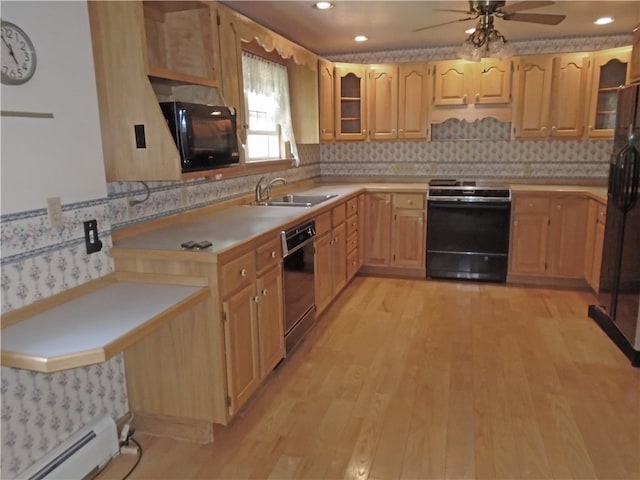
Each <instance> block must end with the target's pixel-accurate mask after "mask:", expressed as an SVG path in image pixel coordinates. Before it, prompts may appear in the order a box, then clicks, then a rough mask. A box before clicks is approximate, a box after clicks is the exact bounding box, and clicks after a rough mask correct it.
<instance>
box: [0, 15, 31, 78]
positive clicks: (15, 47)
mask: <svg viewBox="0 0 640 480" xmlns="http://www.w3.org/2000/svg"><path fill="white" fill-rule="evenodd" d="M1 58H2V67H1V69H2V70H1V72H2V83H5V84H8V85H19V84H21V83H25V82H26V81H27V80H29V79H30V78H31V77H32V76H33V73H34V72H35V71H36V51H35V49H34V48H33V43H31V40H30V39H29V37H28V36H27V34H26V33H24V31H23V30H22V29H21V28H20V27H18V26H17V25H14V24H13V23H11V22H5V21H4V20H3V21H2V57H1Z"/></svg>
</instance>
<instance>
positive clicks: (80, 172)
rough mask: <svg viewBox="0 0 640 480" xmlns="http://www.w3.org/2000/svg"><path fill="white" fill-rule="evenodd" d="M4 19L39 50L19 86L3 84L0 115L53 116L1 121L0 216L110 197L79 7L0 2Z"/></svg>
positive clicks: (84, 16)
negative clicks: (49, 203)
mask: <svg viewBox="0 0 640 480" xmlns="http://www.w3.org/2000/svg"><path fill="white" fill-rule="evenodd" d="M1 9H2V10H1V14H2V19H3V20H6V21H10V22H12V23H15V24H16V25H18V26H20V27H21V28H22V29H23V30H24V31H25V32H26V33H27V34H28V35H29V36H30V37H31V40H32V41H33V44H34V46H35V48H36V55H37V61H38V64H37V68H36V72H35V74H34V76H33V77H32V78H31V80H30V81H29V82H27V83H26V84H24V85H2V86H1V87H0V106H1V108H2V110H3V111H20V112H44V113H52V114H53V116H54V118H53V119H38V118H13V117H6V116H3V117H0V134H1V138H0V140H1V147H0V154H1V157H0V179H1V196H0V198H1V213H2V214H8V213H16V212H24V211H28V210H35V209H39V208H46V199H47V198H49V197H60V198H61V200H62V204H63V205H65V204H68V203H74V202H80V201H87V200H94V199H99V198H105V197H106V196H107V186H106V180H105V174H104V163H103V158H102V140H101V136H100V121H99V116H98V100H97V94H96V83H95V73H94V68H93V53H92V50H91V35H90V30H89V16H88V12H87V4H86V3H85V2H84V1H37V2H32V1H4V0H3V1H2V4H1Z"/></svg>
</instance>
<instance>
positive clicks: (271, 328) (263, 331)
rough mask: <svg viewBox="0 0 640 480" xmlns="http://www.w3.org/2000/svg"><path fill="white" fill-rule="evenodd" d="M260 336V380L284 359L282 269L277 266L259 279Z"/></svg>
mask: <svg viewBox="0 0 640 480" xmlns="http://www.w3.org/2000/svg"><path fill="white" fill-rule="evenodd" d="M256 285H257V289H258V335H259V339H260V378H264V377H266V376H267V375H268V374H269V373H270V372H271V370H273V369H274V368H275V366H276V365H277V364H278V362H280V360H282V359H283V358H284V322H283V315H284V313H283V311H282V298H283V297H282V293H283V292H282V268H281V266H280V265H277V266H276V267H275V268H272V269H271V270H269V271H268V272H267V273H265V274H264V275H262V276H261V277H258V279H257V284H256Z"/></svg>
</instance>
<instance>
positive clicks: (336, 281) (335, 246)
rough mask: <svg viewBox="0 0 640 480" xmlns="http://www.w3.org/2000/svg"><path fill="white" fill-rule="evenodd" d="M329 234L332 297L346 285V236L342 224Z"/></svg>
mask: <svg viewBox="0 0 640 480" xmlns="http://www.w3.org/2000/svg"><path fill="white" fill-rule="evenodd" d="M331 234H332V236H333V238H332V240H331V241H332V244H331V278H332V282H331V283H332V286H333V297H335V296H336V295H337V294H338V293H340V291H341V290H342V289H343V288H344V287H345V285H346V284H347V234H346V229H345V225H344V223H341V224H340V225H338V226H336V227H333V229H332V231H331Z"/></svg>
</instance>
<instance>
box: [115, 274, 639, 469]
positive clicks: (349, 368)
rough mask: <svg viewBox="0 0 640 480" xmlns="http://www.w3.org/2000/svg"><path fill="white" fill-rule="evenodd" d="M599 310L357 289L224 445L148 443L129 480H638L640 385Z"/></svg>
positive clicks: (560, 299) (499, 295)
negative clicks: (596, 314) (593, 313)
mask: <svg viewBox="0 0 640 480" xmlns="http://www.w3.org/2000/svg"><path fill="white" fill-rule="evenodd" d="M593 301H594V299H593V298H592V297H591V295H589V294H587V293H584V292H574V291H563V290H546V289H536V288H518V287H511V286H505V285H495V284H476V283H466V282H435V281H420V280H397V279H381V278H368V277H364V278H363V277H357V278H356V279H354V281H353V282H352V283H351V285H350V286H349V287H347V289H346V290H345V291H344V292H343V293H342V295H341V296H340V297H339V299H338V300H337V302H336V303H335V304H334V305H333V306H332V307H331V308H330V309H329V310H328V311H327V313H325V314H324V315H323V316H322V317H321V318H320V319H319V322H318V324H317V325H316V327H315V328H314V329H313V330H312V331H311V333H310V334H309V336H308V337H307V339H306V340H305V342H304V343H303V344H302V345H301V347H300V348H299V349H298V350H296V351H295V352H294V354H293V355H292V356H291V357H290V358H289V359H287V360H286V361H285V362H284V363H282V364H281V365H280V366H279V367H278V368H277V369H276V371H275V372H274V373H273V374H272V376H271V377H270V378H269V380H268V381H267V383H266V385H265V386H264V387H263V388H261V389H260V390H259V391H258V392H257V394H256V396H255V397H254V398H253V399H252V400H251V401H250V402H249V405H247V408H245V409H244V410H243V411H242V412H241V414H240V416H239V417H238V418H236V419H235V421H234V422H233V424H232V425H231V426H230V428H228V429H226V430H225V431H223V432H216V434H217V435H216V439H215V442H214V443H213V444H210V445H197V444H193V443H188V442H180V441H175V440H170V439H165V438H159V437H151V436H147V435H142V434H136V436H135V438H137V439H138V440H139V441H140V442H141V444H142V446H143V449H144V455H143V458H142V461H141V463H140V465H139V466H138V468H137V469H136V470H135V472H134V473H133V474H132V476H131V477H130V478H134V479H135V478H138V479H142V478H163V479H170V478H175V479H185V478H225V479H243V478H301V479H323V478H326V479H339V478H349V479H356V478H359V479H376V480H382V479H395V478H405V479H443V478H483V479H516V478H531V479H546V478H555V479H589V478H600V479H607V480H608V479H625V480H628V479H639V478H640V369H634V368H632V367H631V366H630V364H629V361H628V360H627V359H626V358H625V357H624V356H623V355H622V354H621V353H620V352H619V351H618V350H617V348H616V347H615V346H614V345H613V343H612V342H611V341H610V340H609V339H608V338H607V337H606V336H605V335H604V333H602V332H601V331H600V330H599V328H598V327H597V326H596V324H595V323H594V322H593V321H592V320H590V319H589V318H588V317H587V306H588V304H589V303H590V302H593ZM133 460H134V457H132V456H122V455H121V456H120V457H118V458H117V459H116V460H114V462H112V465H110V467H109V469H108V470H107V471H106V472H105V473H104V474H103V475H102V478H119V477H120V476H121V475H122V474H123V473H124V472H126V471H127V470H128V467H129V466H130V465H131V464H132V463H133Z"/></svg>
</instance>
